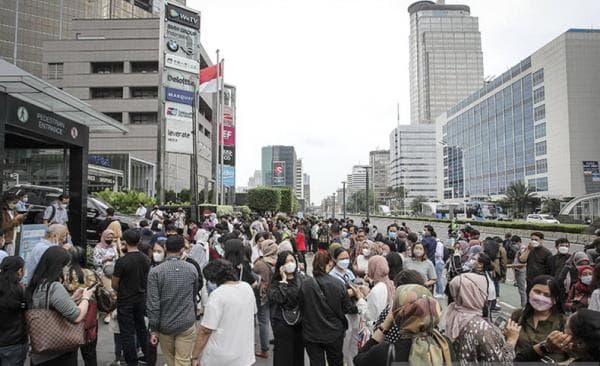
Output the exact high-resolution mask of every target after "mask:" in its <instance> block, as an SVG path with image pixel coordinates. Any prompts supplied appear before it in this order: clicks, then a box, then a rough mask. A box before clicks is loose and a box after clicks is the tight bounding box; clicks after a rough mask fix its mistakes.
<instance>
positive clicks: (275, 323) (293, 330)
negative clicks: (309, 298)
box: [271, 318, 304, 366]
mask: <svg viewBox="0 0 600 366" xmlns="http://www.w3.org/2000/svg"><path fill="white" fill-rule="evenodd" d="M271 328H273V336H274V338H275V347H274V350H273V366H304V340H303V339H302V325H301V324H298V325H295V326H290V325H287V323H286V322H284V321H282V320H279V319H273V318H272V319H271Z"/></svg>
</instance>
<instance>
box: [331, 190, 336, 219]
mask: <svg viewBox="0 0 600 366" xmlns="http://www.w3.org/2000/svg"><path fill="white" fill-rule="evenodd" d="M331 213H332V214H333V215H332V217H333V218H334V219H335V192H333V204H332V210H331Z"/></svg>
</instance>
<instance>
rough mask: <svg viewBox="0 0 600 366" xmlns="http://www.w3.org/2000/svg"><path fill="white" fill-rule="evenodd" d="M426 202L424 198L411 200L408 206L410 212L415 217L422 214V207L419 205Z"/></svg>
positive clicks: (419, 197)
mask: <svg viewBox="0 0 600 366" xmlns="http://www.w3.org/2000/svg"><path fill="white" fill-rule="evenodd" d="M428 201H429V199H428V198H427V197H425V196H417V197H415V198H413V200H412V202H411V204H410V210H411V211H412V213H413V214H414V215H415V216H420V215H421V214H422V213H423V206H422V205H421V204H422V203H424V202H428Z"/></svg>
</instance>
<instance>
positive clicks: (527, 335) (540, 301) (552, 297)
mask: <svg viewBox="0 0 600 366" xmlns="http://www.w3.org/2000/svg"><path fill="white" fill-rule="evenodd" d="M527 293H528V294H529V296H528V298H529V300H528V301H527V305H525V307H524V308H522V309H518V310H515V312H513V314H512V316H511V319H512V320H513V321H514V322H516V323H517V324H519V325H520V326H521V332H520V333H519V340H518V341H517V345H516V347H515V352H516V354H517V356H516V358H515V361H525V362H533V361H541V360H542V358H546V357H549V358H551V359H552V360H554V361H555V362H562V361H565V360H566V359H568V355H567V354H565V353H561V352H558V353H550V352H548V350H547V349H546V348H545V346H544V344H542V342H536V341H535V340H539V339H546V337H547V336H548V335H549V334H550V333H551V332H552V331H554V330H558V331H561V332H562V331H563V330H564V328H565V322H566V317H565V314H564V311H563V308H562V305H561V303H560V289H559V287H558V283H557V282H556V280H555V279H554V277H552V276H547V275H541V276H537V277H535V278H534V279H533V281H532V282H531V284H530V287H529V291H528V292H527Z"/></svg>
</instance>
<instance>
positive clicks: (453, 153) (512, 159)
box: [442, 62, 548, 199]
mask: <svg viewBox="0 0 600 366" xmlns="http://www.w3.org/2000/svg"><path fill="white" fill-rule="evenodd" d="M523 65H525V66H526V67H523ZM515 67H516V68H517V69H516V70H514V71H513V69H515V68H513V69H511V70H510V71H508V72H507V73H506V75H502V76H500V77H499V78H498V79H496V80H494V81H491V82H490V83H488V85H487V86H486V87H484V88H482V89H481V90H480V91H478V92H476V93H475V94H474V95H476V96H478V97H479V98H473V96H471V97H469V98H467V99H466V101H469V102H470V103H465V101H463V102H461V103H459V105H462V106H463V108H462V109H458V108H456V107H454V108H452V109H451V110H450V111H449V112H448V113H449V115H448V117H449V118H448V121H447V123H446V125H444V126H443V128H442V134H443V140H444V149H443V164H444V198H446V199H450V198H457V197H469V196H488V195H497V194H503V193H505V192H506V188H507V187H508V186H509V185H510V184H511V183H512V182H515V181H521V182H524V183H527V184H529V185H530V186H531V187H532V188H533V189H534V190H537V191H547V190H548V178H547V176H544V175H545V173H547V164H546V160H545V156H544V155H545V154H546V141H545V137H546V128H545V126H546V125H545V114H541V113H539V112H538V113H536V114H535V117H536V118H535V121H534V110H535V111H540V110H545V105H544V104H543V101H544V98H543V97H542V95H543V89H542V88H543V84H542V83H543V75H544V74H543V69H542V71H537V72H536V82H537V85H536V95H537V96H538V97H537V98H536V102H537V103H535V104H534V100H533V95H534V90H533V89H534V87H533V81H532V73H531V72H530V71H529V70H528V69H529V68H530V62H521V63H520V64H519V65H517V66H515ZM540 84H542V86H541V88H540V86H539V85H540ZM489 85H497V88H495V89H490V88H489ZM539 89H542V90H541V91H539ZM482 91H485V93H482ZM452 112H454V115H451V114H450V113H452ZM536 158H537V160H538V162H536Z"/></svg>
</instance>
